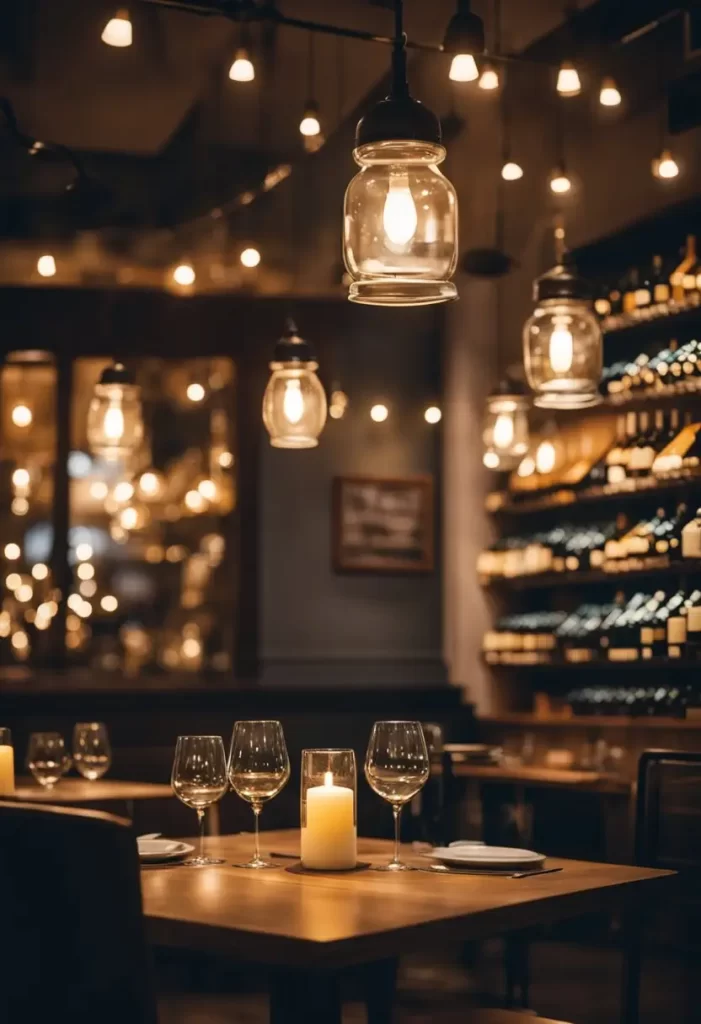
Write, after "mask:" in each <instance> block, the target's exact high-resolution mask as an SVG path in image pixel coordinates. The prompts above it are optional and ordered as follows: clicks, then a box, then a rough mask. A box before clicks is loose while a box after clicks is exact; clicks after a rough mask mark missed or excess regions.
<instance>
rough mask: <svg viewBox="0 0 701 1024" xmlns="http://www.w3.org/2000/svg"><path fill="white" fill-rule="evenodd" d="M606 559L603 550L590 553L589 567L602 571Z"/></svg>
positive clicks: (598, 549)
mask: <svg viewBox="0 0 701 1024" xmlns="http://www.w3.org/2000/svg"><path fill="white" fill-rule="evenodd" d="M604 558H605V555H604V552H603V551H602V550H601V548H597V549H596V550H594V551H590V552H589V565H590V566H591V567H592V569H600V568H601V566H602V565H603V564H604Z"/></svg>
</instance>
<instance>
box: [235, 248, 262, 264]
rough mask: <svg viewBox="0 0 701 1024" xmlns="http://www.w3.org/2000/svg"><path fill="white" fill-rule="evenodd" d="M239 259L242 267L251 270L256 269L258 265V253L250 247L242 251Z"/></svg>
mask: <svg viewBox="0 0 701 1024" xmlns="http://www.w3.org/2000/svg"><path fill="white" fill-rule="evenodd" d="M239 258H240V260H241V262H242V263H243V265H244V267H249V268H253V267H257V266H258V264H259V263H260V253H259V252H258V250H257V249H254V248H253V247H252V246H251V247H250V248H248V249H244V250H243V252H242V253H241V256H240V257H239Z"/></svg>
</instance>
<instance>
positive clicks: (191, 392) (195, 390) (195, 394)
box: [185, 384, 205, 402]
mask: <svg viewBox="0 0 701 1024" xmlns="http://www.w3.org/2000/svg"><path fill="white" fill-rule="evenodd" d="M185 394H186V395H187V397H188V398H189V399H190V401H191V402H201V401H202V399H203V398H204V396H205V390H204V388H203V387H202V385H201V384H188V386H187V391H186V392H185Z"/></svg>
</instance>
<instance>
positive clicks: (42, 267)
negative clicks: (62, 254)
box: [37, 253, 56, 277]
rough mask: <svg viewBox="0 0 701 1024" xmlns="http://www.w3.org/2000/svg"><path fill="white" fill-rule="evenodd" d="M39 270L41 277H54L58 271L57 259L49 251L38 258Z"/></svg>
mask: <svg viewBox="0 0 701 1024" xmlns="http://www.w3.org/2000/svg"><path fill="white" fill-rule="evenodd" d="M37 271H38V273H39V274H40V276H41V277H53V276H54V274H55V273H56V260H55V259H54V258H53V256H51V255H50V254H49V253H47V254H46V255H45V256H40V257H39V259H38V260H37Z"/></svg>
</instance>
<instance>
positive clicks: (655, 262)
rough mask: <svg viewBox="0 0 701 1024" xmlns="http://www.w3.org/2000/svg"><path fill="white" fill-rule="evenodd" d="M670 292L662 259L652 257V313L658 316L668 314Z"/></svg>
mask: <svg viewBox="0 0 701 1024" xmlns="http://www.w3.org/2000/svg"><path fill="white" fill-rule="evenodd" d="M671 295H672V292H671V289H670V286H669V276H668V275H667V274H665V271H664V264H663V261H662V257H661V256H659V255H657V256H653V257H652V302H653V307H654V311H655V313H656V314H657V315H658V316H662V315H664V314H665V313H668V312H669V300H670V298H671Z"/></svg>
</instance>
